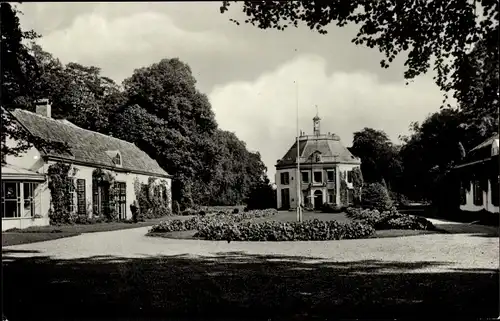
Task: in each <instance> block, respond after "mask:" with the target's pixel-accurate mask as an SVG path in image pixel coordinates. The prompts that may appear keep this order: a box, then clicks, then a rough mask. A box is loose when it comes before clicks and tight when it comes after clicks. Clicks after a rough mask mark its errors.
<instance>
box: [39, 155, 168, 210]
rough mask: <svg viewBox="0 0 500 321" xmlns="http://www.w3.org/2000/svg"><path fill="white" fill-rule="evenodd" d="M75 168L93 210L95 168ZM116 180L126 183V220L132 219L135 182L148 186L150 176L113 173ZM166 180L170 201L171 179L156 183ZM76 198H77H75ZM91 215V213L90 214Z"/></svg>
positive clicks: (76, 176)
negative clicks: (83, 184)
mask: <svg viewBox="0 0 500 321" xmlns="http://www.w3.org/2000/svg"><path fill="white" fill-rule="evenodd" d="M54 163H55V162H54V161H49V162H48V164H46V165H45V166H44V169H45V171H47V170H48V167H49V166H50V165H52V164H54ZM73 168H76V173H75V176H74V178H75V179H85V199H86V202H87V208H89V207H90V209H92V207H91V205H92V173H93V171H94V169H95V168H94V167H89V166H83V165H73ZM113 174H114V179H115V181H116V182H124V183H126V186H127V187H126V218H127V219H131V218H132V211H131V210H130V205H131V204H132V203H133V202H134V200H136V199H137V195H136V194H135V188H134V182H135V180H136V179H138V181H139V182H140V183H142V184H147V183H148V179H149V177H150V176H147V175H141V174H135V173H126V172H113ZM162 180H165V181H166V184H167V189H168V191H169V192H170V199H172V195H171V187H172V180H171V179H170V178H158V179H157V180H156V183H157V184H159V183H160V181H162ZM75 197H76V196H75ZM75 204H76V199H75ZM169 207H170V209H171V208H172V202H170V204H169ZM89 214H90V213H89Z"/></svg>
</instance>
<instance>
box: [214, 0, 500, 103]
mask: <svg viewBox="0 0 500 321" xmlns="http://www.w3.org/2000/svg"><path fill="white" fill-rule="evenodd" d="M231 2H233V1H223V2H222V6H221V8H220V10H221V13H225V12H226V11H228V9H229V7H230V4H231ZM234 2H235V1H234ZM243 12H244V13H245V14H246V16H247V17H248V18H247V19H246V20H245V23H250V24H252V25H254V26H257V27H259V28H261V29H270V28H275V29H278V30H285V28H287V27H288V26H295V27H298V25H299V22H300V23H305V24H306V25H307V26H308V27H309V28H310V29H311V30H316V31H318V32H319V33H321V34H326V33H327V30H326V29H325V28H326V27H327V26H328V25H330V24H335V25H336V26H338V27H343V26H345V25H347V24H356V25H360V28H359V32H358V34H357V35H356V37H355V38H354V39H353V40H352V42H354V43H355V44H357V45H367V46H368V47H370V48H374V47H377V48H378V50H379V51H380V52H382V53H383V54H384V55H385V57H386V59H384V60H382V61H381V66H382V67H383V68H387V67H388V66H389V64H390V63H391V62H392V61H393V60H394V59H395V58H396V56H398V55H399V54H401V53H403V52H406V53H408V56H407V59H406V62H405V66H407V70H406V71H405V74H404V76H405V78H406V79H413V78H415V77H416V76H418V75H421V74H423V73H426V72H427V71H428V70H429V69H430V68H431V65H433V66H432V69H434V70H436V72H437V76H436V77H435V81H436V83H437V85H438V86H439V87H440V88H441V89H442V91H443V92H444V93H445V99H446V98H447V96H446V95H447V93H448V92H449V91H450V90H453V91H454V96H455V97H456V98H457V100H458V101H459V103H462V100H463V99H464V98H465V97H466V96H467V93H468V92H469V87H468V83H467V81H463V79H464V78H469V77H471V75H468V74H467V73H466V72H465V71H466V69H467V68H466V66H468V65H469V64H468V59H469V58H468V56H467V53H468V52H469V51H470V49H471V47H472V46H473V45H475V44H478V43H480V42H481V41H482V43H483V44H484V47H483V48H484V50H485V51H484V52H485V56H486V57H491V61H493V60H495V58H494V57H496V61H497V62H498V41H499V37H498V20H499V16H498V15H499V2H498V1H491V0H477V1H476V0H471V1H466V0H463V1H452V2H450V1H441V0H429V1H419V0H411V1H399V2H398V1H366V0H346V1H339V0H330V1H323V2H319V1H286V2H283V1H244V2H243ZM481 14H482V15H481ZM233 22H235V23H236V24H240V23H239V21H236V20H233ZM496 77H497V79H498V73H497V75H496ZM496 88H497V89H498V86H496ZM484 98H485V99H489V101H490V102H492V101H493V100H492V99H498V96H496V97H495V96H493V97H492V96H490V97H487V96H484ZM477 107H478V105H472V106H470V108H477Z"/></svg>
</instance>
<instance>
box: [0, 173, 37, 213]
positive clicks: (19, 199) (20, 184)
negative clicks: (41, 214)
mask: <svg viewBox="0 0 500 321" xmlns="http://www.w3.org/2000/svg"><path fill="white" fill-rule="evenodd" d="M6 183H14V184H16V190H17V193H16V200H14V199H9V200H6V199H5V197H3V196H2V202H1V206H2V208H1V211H2V219H3V220H9V219H21V218H33V217H35V215H36V213H35V211H36V209H35V191H36V189H37V188H38V186H39V184H40V183H38V182H31V181H15V180H12V181H11V180H7V181H2V189H3V190H4V193H5V184H6ZM25 184H27V185H28V186H30V188H31V189H32V190H31V194H32V195H31V196H29V198H28V199H25V197H24V186H25ZM25 201H29V210H25V208H24V203H25ZM6 202H12V203H16V206H17V211H16V212H17V213H16V214H17V215H16V216H14V217H4V216H3V215H4V214H5V204H6Z"/></svg>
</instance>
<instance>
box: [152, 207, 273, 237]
mask: <svg viewBox="0 0 500 321" xmlns="http://www.w3.org/2000/svg"><path fill="white" fill-rule="evenodd" d="M277 213H278V212H277V211H276V210H275V209H267V210H253V211H248V212H244V213H241V214H240V213H238V214H233V213H231V212H228V211H219V212H216V213H208V214H207V215H206V216H201V215H199V216H194V217H191V218H190V219H187V220H179V219H177V220H166V221H162V222H161V223H159V224H157V225H154V226H152V227H151V229H150V232H151V233H166V232H175V231H191V230H199V229H200V228H202V227H203V226H207V225H211V224H235V223H240V222H242V221H244V220H249V219H254V218H260V217H269V216H273V215H276V214H277Z"/></svg>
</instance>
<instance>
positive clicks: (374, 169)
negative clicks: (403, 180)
mask: <svg viewBox="0 0 500 321" xmlns="http://www.w3.org/2000/svg"><path fill="white" fill-rule="evenodd" d="M351 150H352V152H353V154H354V155H356V156H357V157H359V158H361V171H362V173H363V178H364V180H365V181H366V182H367V183H374V182H378V183H381V182H382V181H385V182H386V183H388V185H389V188H391V186H393V184H394V183H396V181H397V179H398V177H399V175H400V173H401V170H402V169H401V163H400V160H399V158H398V152H397V148H396V147H395V146H393V144H392V142H391V141H390V139H389V137H388V136H387V134H386V133H385V132H384V131H382V130H376V129H373V128H367V127H365V128H364V129H363V130H361V131H359V132H355V133H354V138H353V145H352V147H351Z"/></svg>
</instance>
